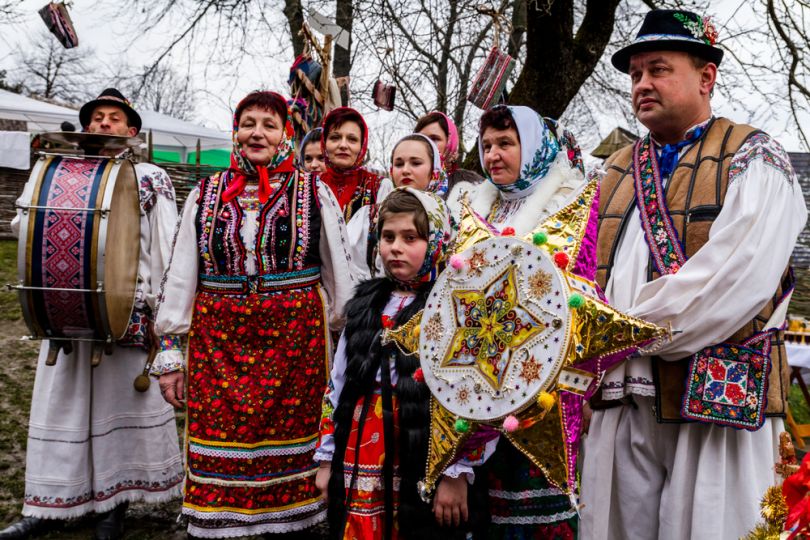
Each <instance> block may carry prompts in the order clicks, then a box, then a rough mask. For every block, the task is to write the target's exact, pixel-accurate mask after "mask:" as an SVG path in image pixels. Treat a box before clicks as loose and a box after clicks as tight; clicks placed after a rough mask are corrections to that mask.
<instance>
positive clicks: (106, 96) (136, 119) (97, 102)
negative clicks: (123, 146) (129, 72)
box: [79, 88, 141, 132]
mask: <svg viewBox="0 0 810 540" xmlns="http://www.w3.org/2000/svg"><path fill="white" fill-rule="evenodd" d="M101 105H112V106H114V107H119V108H121V109H122V110H123V111H124V112H125V113H126V115H127V118H128V119H129V121H128V122H127V123H128V124H129V125H130V126H131V127H134V128H136V129H137V130H138V131H139V132H140V131H141V117H140V115H139V114H138V113H137V112H135V109H133V108H132V105H131V104H130V103H129V100H128V99H127V98H125V97H124V94H122V93H121V92H119V91H118V90H116V89H115V88H107V89H106V90H104V91H103V92H102V93H101V94H100V95H99V96H98V97H97V98H96V99H94V100H93V101H88V102H87V103H85V104H84V105H82V108H81V109H79V121H80V122H81V123H82V127H83V128H85V129H87V126H89V125H90V120H91V118H92V116H93V111H94V110H96V107H99V106H101Z"/></svg>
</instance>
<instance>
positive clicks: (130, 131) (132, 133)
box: [127, 126, 138, 137]
mask: <svg viewBox="0 0 810 540" xmlns="http://www.w3.org/2000/svg"><path fill="white" fill-rule="evenodd" d="M127 134H128V135H129V136H130V137H134V136H135V135H137V134H138V128H136V127H132V126H130V127H129V129H128V130H127Z"/></svg>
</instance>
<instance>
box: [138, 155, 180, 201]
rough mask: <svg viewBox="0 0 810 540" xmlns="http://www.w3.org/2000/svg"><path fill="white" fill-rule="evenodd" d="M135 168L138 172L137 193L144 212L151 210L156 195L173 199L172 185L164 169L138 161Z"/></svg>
mask: <svg viewBox="0 0 810 540" xmlns="http://www.w3.org/2000/svg"><path fill="white" fill-rule="evenodd" d="M135 168H136V172H137V174H138V194H139V197H140V200H141V208H142V209H143V211H144V212H146V213H149V212H150V211H151V210H152V208H153V207H154V206H155V202H156V201H157V198H158V197H165V198H166V199H169V200H171V201H173V200H174V186H173V185H172V179H171V177H169V175H168V174H167V173H166V171H164V170H163V169H161V168H160V167H157V166H156V165H152V164H151V163H139V164H138V165H137V166H136V167H135Z"/></svg>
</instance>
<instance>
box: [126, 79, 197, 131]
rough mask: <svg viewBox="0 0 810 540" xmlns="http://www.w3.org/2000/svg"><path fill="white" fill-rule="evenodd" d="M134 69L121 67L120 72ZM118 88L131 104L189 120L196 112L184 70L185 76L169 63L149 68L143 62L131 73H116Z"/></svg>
mask: <svg viewBox="0 0 810 540" xmlns="http://www.w3.org/2000/svg"><path fill="white" fill-rule="evenodd" d="M133 71H135V70H132V69H129V68H124V69H122V72H123V73H132V72H133ZM117 84H118V85H119V86H120V87H121V88H122V90H123V92H124V94H125V95H127V96H128V97H129V98H130V99H131V100H132V101H133V102H134V103H135V106H136V107H138V108H142V109H147V110H151V111H155V112H159V113H163V114H167V115H169V116H173V117H174V118H179V119H180V120H192V119H193V118H194V115H195V112H196V101H197V100H196V95H195V92H194V88H193V85H192V82H191V79H190V77H189V75H188V74H186V75H185V76H183V75H181V74H179V73H178V72H177V71H175V70H174V69H172V68H171V67H169V66H158V67H157V68H155V69H152V70H150V66H144V67H143V68H142V70H140V73H139V74H137V75H134V76H128V77H121V76H119V77H117Z"/></svg>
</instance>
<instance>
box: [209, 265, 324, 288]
mask: <svg viewBox="0 0 810 540" xmlns="http://www.w3.org/2000/svg"><path fill="white" fill-rule="evenodd" d="M320 280H321V267H320V266H313V267H311V268H304V269H303V270H294V271H292V272H277V273H273V274H263V275H261V276H223V275H209V274H200V290H201V291H203V292H214V293H219V294H247V293H266V292H274V291H288V290H290V289H301V288H304V287H312V286H313V285H317V284H318V282H320Z"/></svg>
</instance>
